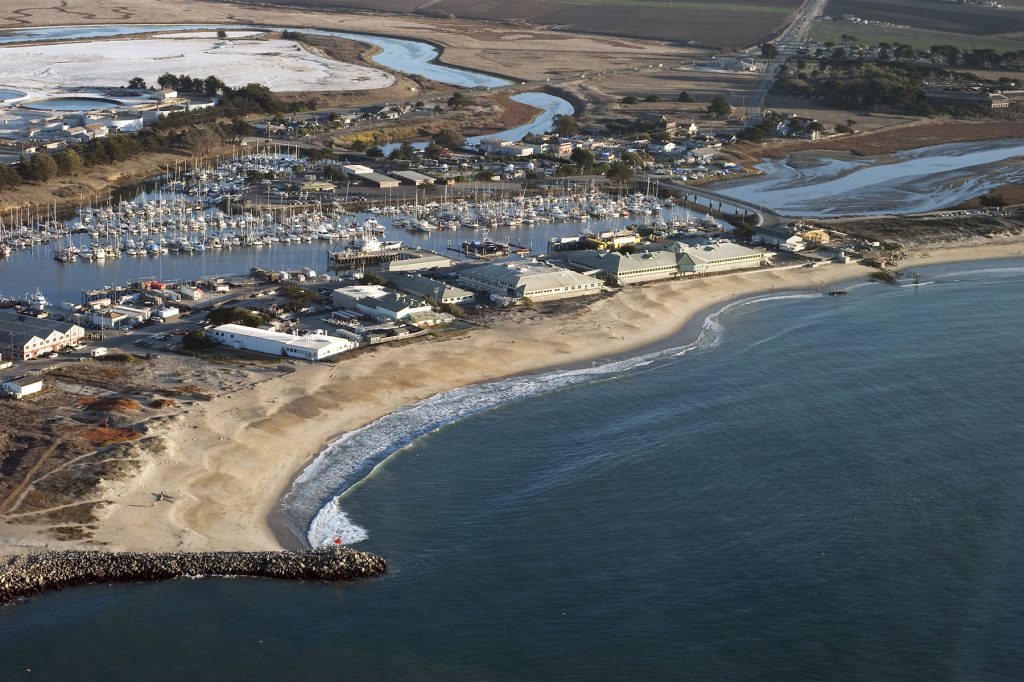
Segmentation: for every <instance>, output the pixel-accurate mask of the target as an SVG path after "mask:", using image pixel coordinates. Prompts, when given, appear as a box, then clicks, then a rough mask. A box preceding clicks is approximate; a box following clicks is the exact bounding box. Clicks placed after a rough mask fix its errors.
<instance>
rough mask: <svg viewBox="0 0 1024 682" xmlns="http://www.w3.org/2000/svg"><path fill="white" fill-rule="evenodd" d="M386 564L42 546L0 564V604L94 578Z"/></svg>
mask: <svg viewBox="0 0 1024 682" xmlns="http://www.w3.org/2000/svg"><path fill="white" fill-rule="evenodd" d="M387 570H388V566H387V563H386V562H385V561H384V560H383V559H381V558H380V557H376V556H373V555H372V554H366V553H364V552H357V551H355V550H352V549H347V548H342V547H327V548H321V549H310V550H303V551H295V552H182V553H169V554H167V553H145V552H45V553H42V554H33V555H27V556H17V557H11V558H9V559H7V561H6V563H5V564H0V604H6V603H9V602H11V601H15V600H17V599H22V598H24V597H29V596H32V595H34V594H39V593H41V592H47V591H50V590H61V589H64V588H65V587H72V586H74V585H91V584H96V583H131V582H148V581H157V580H169V579H171V578H182V577H204V576H225V577H226V576H248V577H254V578H280V579H285V580H317V581H331V582H336V581H342V580H358V579H360V578H369V577H373V576H378V575H381V574H383V573H386V572H387Z"/></svg>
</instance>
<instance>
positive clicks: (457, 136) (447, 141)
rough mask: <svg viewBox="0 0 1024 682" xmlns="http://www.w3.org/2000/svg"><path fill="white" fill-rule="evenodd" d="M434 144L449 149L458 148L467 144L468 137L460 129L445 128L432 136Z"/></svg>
mask: <svg viewBox="0 0 1024 682" xmlns="http://www.w3.org/2000/svg"><path fill="white" fill-rule="evenodd" d="M431 141H432V142H434V144H437V145H440V146H441V147H447V148H448V149H458V148H460V147H464V146H465V145H466V138H465V136H463V134H462V133H460V132H459V131H458V130H455V129H454V128H444V129H443V130H439V131H437V132H436V133H434V136H433V137H432V138H431Z"/></svg>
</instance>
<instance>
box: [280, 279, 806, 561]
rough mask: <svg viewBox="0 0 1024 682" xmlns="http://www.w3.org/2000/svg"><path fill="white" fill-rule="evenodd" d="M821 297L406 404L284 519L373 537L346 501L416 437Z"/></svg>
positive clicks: (317, 532)
mask: <svg viewBox="0 0 1024 682" xmlns="http://www.w3.org/2000/svg"><path fill="white" fill-rule="evenodd" d="M820 296H821V294H808V293H789V294H774V295H767V296H758V297H754V298H748V299H743V300H741V301H735V302H733V303H730V304H729V305H727V306H725V307H723V308H721V309H719V310H717V311H715V312H714V313H712V314H710V315H708V316H707V317H706V318H705V319H704V324H703V326H702V328H701V330H700V333H699V334H698V335H697V338H696V339H695V340H694V341H692V342H691V343H688V344H685V345H683V346H677V347H673V348H668V349H665V350H660V351H656V352H653V353H647V354H645V355H641V356H637V357H634V358H627V359H624V360H615V361H611V362H606V363H603V364H599V365H595V366H593V367H586V368H579V369H567V370H556V371H552V372H546V373H542V374H530V375H525V376H518V377H512V378H509V379H504V380H501V381H495V382H491V383H486V384H476V385H472V386H466V387H463V388H459V389H455V390H453V391H447V392H444V393H439V394H437V395H434V396H431V397H429V398H426V399H424V400H421V401H419V402H417V403H415V404H413V405H409V406H407V407H403V408H401V409H399V410H396V411H395V412H392V413H391V414H388V415H386V416H384V417H381V418H380V419H378V420H377V421H375V422H373V423H372V424H369V425H367V426H364V427H363V428H361V429H357V430H355V431H351V432H349V433H346V434H345V435H343V436H342V437H341V438H339V439H338V440H336V441H334V442H333V443H331V444H330V445H328V446H327V448H325V449H324V451H323V452H321V453H320V455H319V456H318V457H317V458H316V460H314V461H313V463H311V464H310V465H309V466H308V467H307V468H306V469H305V470H304V471H303V472H302V473H301V474H300V475H299V476H298V478H296V479H295V482H294V483H293V484H292V488H291V490H290V491H289V492H288V494H287V495H286V496H285V497H284V499H283V500H282V512H283V514H284V517H285V519H286V521H287V523H288V525H289V527H290V529H291V530H292V532H294V533H295V534H296V535H297V536H298V537H300V538H302V537H304V538H305V539H306V541H307V542H308V543H309V544H310V546H312V547H318V546H321V545H326V544H333V543H334V542H335V541H336V540H337V539H338V538H340V539H341V540H342V542H344V543H346V544H352V543H355V542H359V541H361V540H365V539H366V538H367V537H368V533H367V531H366V529H364V528H362V527H360V526H359V525H357V524H356V523H354V522H353V521H352V520H351V519H350V518H349V517H348V516H347V515H346V514H345V512H344V511H343V510H342V508H341V504H340V502H341V500H342V499H343V498H344V497H345V495H346V494H347V493H348V492H349V491H351V490H353V489H354V488H355V487H357V486H358V485H359V484H360V483H361V482H362V481H364V480H366V479H367V478H368V477H370V476H371V475H372V474H373V471H374V470H375V469H376V468H377V467H378V466H381V465H382V464H383V463H384V462H385V461H386V460H387V459H388V458H390V457H391V456H392V455H394V454H396V453H398V452H400V451H401V450H402V449H404V448H406V447H407V446H409V445H410V444H412V443H413V442H414V441H415V440H416V439H417V438H419V437H421V436H423V435H426V434H428V433H432V432H434V431H437V430H439V429H441V428H443V427H445V426H448V425H450V424H453V423H455V422H457V421H459V420H461V419H464V418H466V417H468V416H471V415H474V414H478V413H480V412H483V411H485V410H489V409H493V408H494V407H497V406H499V405H503V404H506V403H509V402H512V401H515V400H521V399H524V398H530V397H534V396H538V395H542V394H546V393H552V392H554V391H558V390H563V389H566V388H569V387H573V386H579V385H582V384H587V383H591V382H593V381H599V380H606V379H609V378H612V377H614V376H617V375H622V374H624V373H627V372H630V371H637V370H640V369H641V368H645V367H649V366H650V365H652V363H656V362H658V361H667V360H671V359H673V358H679V357H682V356H684V355H686V354H688V353H692V352H694V351H700V350H708V349H713V348H717V347H718V345H719V344H720V343H721V339H722V334H723V326H722V323H721V322H720V320H721V316H722V315H723V314H725V313H727V312H729V311H730V310H734V309H736V308H741V307H744V306H749V305H754V304H760V303H768V302H772V301H780V300H791V299H801V298H819V297H820ZM311 517H312V520H310V519H311Z"/></svg>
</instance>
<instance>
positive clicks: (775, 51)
mask: <svg viewBox="0 0 1024 682" xmlns="http://www.w3.org/2000/svg"><path fill="white" fill-rule="evenodd" d="M761 56H762V57H764V58H765V59H775V58H776V57H778V56H779V48H777V47H776V46H775V45H773V44H771V43H761Z"/></svg>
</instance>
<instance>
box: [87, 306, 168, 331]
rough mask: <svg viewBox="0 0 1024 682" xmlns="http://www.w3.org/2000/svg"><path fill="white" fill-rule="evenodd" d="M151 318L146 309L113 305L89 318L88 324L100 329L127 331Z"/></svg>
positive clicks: (150, 313)
mask: <svg viewBox="0 0 1024 682" xmlns="http://www.w3.org/2000/svg"><path fill="white" fill-rule="evenodd" d="M151 316H152V312H151V311H150V310H149V309H148V308H133V307H132V306H127V305H115V306H110V307H109V308H102V309H100V310H97V311H96V312H94V313H92V315H90V316H89V322H90V323H91V324H92V325H93V326H94V327H99V328H101V329H129V328H131V327H137V326H138V325H140V324H142V323H143V322H145V321H146V320H148V319H149V318H150V317H151Z"/></svg>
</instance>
